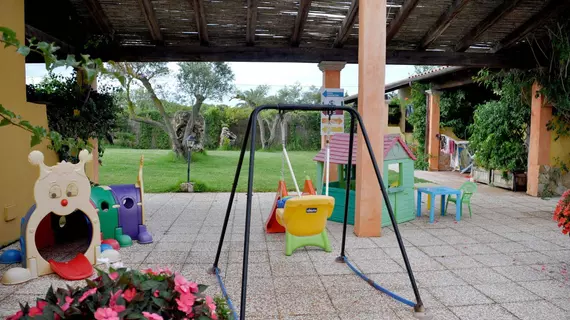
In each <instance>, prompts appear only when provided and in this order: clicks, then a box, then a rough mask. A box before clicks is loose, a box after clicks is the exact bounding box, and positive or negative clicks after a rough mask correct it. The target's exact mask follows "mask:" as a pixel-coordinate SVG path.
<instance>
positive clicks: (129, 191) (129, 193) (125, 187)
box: [109, 184, 152, 244]
mask: <svg viewBox="0 0 570 320" xmlns="http://www.w3.org/2000/svg"><path fill="white" fill-rule="evenodd" d="M109 187H110V188H111V191H112V192H113V196H114V197H115V201H116V203H117V204H118V205H119V228H122V229H123V234H126V235H128V236H130V237H131V239H133V240H137V241H138V242H139V243H141V244H145V243H151V242H152V236H151V235H150V233H149V232H148V231H147V229H146V226H145V225H143V221H142V199H141V194H142V192H141V190H140V188H138V187H137V186H136V185H134V184H121V185H112V186H109Z"/></svg>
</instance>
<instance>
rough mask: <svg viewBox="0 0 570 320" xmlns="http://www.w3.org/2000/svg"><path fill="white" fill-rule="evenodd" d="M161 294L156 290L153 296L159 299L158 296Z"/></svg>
mask: <svg viewBox="0 0 570 320" xmlns="http://www.w3.org/2000/svg"><path fill="white" fill-rule="evenodd" d="M159 294H160V292H158V290H154V292H153V293H152V295H153V296H155V297H157V298H158V295H159Z"/></svg>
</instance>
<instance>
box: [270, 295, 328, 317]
mask: <svg viewBox="0 0 570 320" xmlns="http://www.w3.org/2000/svg"><path fill="white" fill-rule="evenodd" d="M277 303H278V308H279V313H280V314H281V316H293V315H299V314H305V315H311V314H317V315H320V314H323V313H334V312H335V311H336V310H335V308H334V306H333V304H332V302H331V300H330V298H329V296H328V295H327V294H326V293H325V292H322V293H320V294H319V293H318V292H317V293H311V294H309V295H299V294H298V293H283V294H279V295H277Z"/></svg>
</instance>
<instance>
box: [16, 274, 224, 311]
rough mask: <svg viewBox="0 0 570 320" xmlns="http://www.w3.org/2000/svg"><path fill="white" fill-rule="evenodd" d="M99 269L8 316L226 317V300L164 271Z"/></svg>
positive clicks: (48, 293)
mask: <svg viewBox="0 0 570 320" xmlns="http://www.w3.org/2000/svg"><path fill="white" fill-rule="evenodd" d="M109 271H110V273H106V272H103V271H100V270H98V274H99V277H97V278H96V279H94V280H87V286H85V287H83V288H76V289H74V288H71V287H69V286H68V287H67V288H66V289H63V288H59V289H57V290H56V291H54V290H53V288H52V287H50V288H49V290H48V292H47V294H46V296H45V298H44V299H38V301H37V304H36V306H34V307H30V306H29V305H27V304H26V305H25V306H21V310H20V311H18V313H16V314H15V315H13V316H11V317H8V319H11V320H14V319H28V318H31V319H34V318H37V319H96V320H103V319H107V320H120V319H148V320H162V319H164V320H166V319H199V320H207V319H220V320H225V319H231V314H230V310H229V308H228V307H227V306H226V302H225V300H223V299H221V298H216V299H213V298H212V297H210V296H206V295H204V294H203V292H204V290H205V289H206V286H204V285H199V284H196V283H194V282H190V281H188V280H186V279H185V278H184V277H183V276H182V275H180V274H174V273H172V272H171V271H170V270H168V269H160V270H159V271H157V272H156V271H153V270H151V269H147V270H144V271H142V272H139V271H133V270H127V269H124V268H120V269H117V270H115V269H113V268H110V269H109Z"/></svg>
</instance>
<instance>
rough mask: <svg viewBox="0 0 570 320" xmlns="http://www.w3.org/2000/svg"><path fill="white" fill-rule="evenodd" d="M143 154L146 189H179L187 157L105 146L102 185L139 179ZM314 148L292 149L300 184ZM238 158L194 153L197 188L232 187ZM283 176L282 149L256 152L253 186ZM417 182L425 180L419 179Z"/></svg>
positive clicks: (267, 185) (262, 187) (310, 168)
mask: <svg viewBox="0 0 570 320" xmlns="http://www.w3.org/2000/svg"><path fill="white" fill-rule="evenodd" d="M141 154H142V155H144V168H143V175H144V187H145V192H150V193H153V192H174V191H178V189H179V186H180V183H182V182H185V181H186V168H187V166H186V161H185V160H182V159H177V158H176V157H175V156H174V154H173V153H172V152H170V151H169V150H136V149H115V148H107V149H105V155H104V157H103V159H102V160H103V165H102V166H101V168H100V176H99V183H100V184H103V185H113V184H130V183H135V182H136V179H137V172H138V164H139V159H140V156H141ZM315 154H316V152H315V151H293V152H289V157H290V159H291V163H292V165H293V169H294V170H295V175H296V177H297V181H298V182H299V184H300V185H299V187H301V188H302V187H303V180H304V177H305V176H306V175H308V176H309V177H310V178H311V179H312V180H313V181H315V177H316V164H315V162H314V161H313V160H312V159H313V157H314V156H315ZM238 158H239V152H238V151H208V152H207V155H204V154H193V155H192V165H191V172H190V180H192V181H194V182H196V187H197V189H198V190H196V191H210V192H228V191H230V189H231V187H232V183H233V179H234V175H235V170H236V166H237V162H238ZM248 159H249V153H248V154H246V159H245V161H244V167H243V169H242V174H241V176H240V181H239V184H238V191H239V192H244V191H246V189H247V170H248V166H247V164H248V161H247V160H248ZM280 177H281V153H280V152H256V153H255V175H254V190H255V191H257V192H264V191H275V188H276V187H277V182H278V181H279V179H280ZM397 177H398V173H396V172H393V171H391V172H390V174H389V177H388V178H389V180H390V181H395V180H396V179H397ZM285 181H286V183H287V186H288V187H289V189H293V188H294V184H293V180H292V179H291V174H290V173H289V171H288V169H287V167H286V169H285ZM416 182H423V180H420V179H416Z"/></svg>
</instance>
